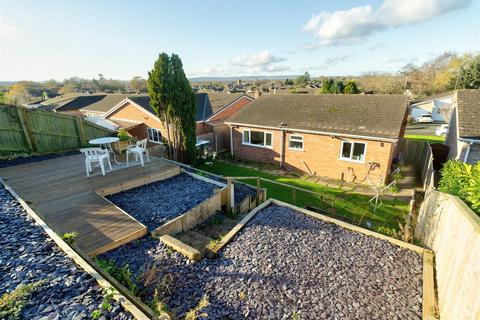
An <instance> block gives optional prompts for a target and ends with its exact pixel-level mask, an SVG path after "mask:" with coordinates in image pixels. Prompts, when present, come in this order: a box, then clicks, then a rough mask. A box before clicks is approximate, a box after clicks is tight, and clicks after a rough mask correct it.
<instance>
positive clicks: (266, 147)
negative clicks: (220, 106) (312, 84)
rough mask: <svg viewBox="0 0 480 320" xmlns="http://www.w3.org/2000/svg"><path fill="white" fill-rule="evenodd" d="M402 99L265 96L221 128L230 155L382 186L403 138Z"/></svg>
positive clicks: (405, 103) (405, 106) (404, 113)
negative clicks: (226, 131) (226, 129)
mask: <svg viewBox="0 0 480 320" xmlns="http://www.w3.org/2000/svg"><path fill="white" fill-rule="evenodd" d="M408 102H409V101H408V98H407V97H405V96H403V95H318V96H316V95H265V96H261V97H260V98H259V99H257V100H255V101H254V102H252V103H250V104H248V105H246V106H245V107H244V108H242V109H241V110H240V111H238V112H237V113H236V114H234V115H233V116H232V117H230V118H229V119H228V120H227V121H226V124H228V125H229V127H230V135H231V147H230V148H231V154H232V155H233V156H235V157H238V158H243V159H248V160H254V161H258V162H267V163H277V164H279V165H280V166H281V167H282V168H285V169H293V170H297V171H302V172H306V173H308V174H314V175H317V176H323V177H328V178H332V179H340V180H344V181H351V182H357V183H364V184H378V183H384V182H385V181H386V179H387V176H388V174H389V172H390V167H391V164H392V161H393V159H394V157H396V154H397V149H398V148H397V143H398V141H399V139H400V138H402V137H403V135H404V133H405V127H406V123H407V115H408V113H407V110H408Z"/></svg>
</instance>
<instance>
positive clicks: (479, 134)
mask: <svg viewBox="0 0 480 320" xmlns="http://www.w3.org/2000/svg"><path fill="white" fill-rule="evenodd" d="M457 109H458V111H457V113H458V135H459V137H461V138H465V139H475V140H477V139H480V90H458V91H457Z"/></svg>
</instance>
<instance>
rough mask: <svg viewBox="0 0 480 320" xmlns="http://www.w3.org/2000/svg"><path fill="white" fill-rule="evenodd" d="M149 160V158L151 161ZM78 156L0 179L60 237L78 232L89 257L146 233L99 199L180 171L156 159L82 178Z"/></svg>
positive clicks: (4, 172)
mask: <svg viewBox="0 0 480 320" xmlns="http://www.w3.org/2000/svg"><path fill="white" fill-rule="evenodd" d="M152 158H153V157H152ZM83 159H84V157H83V155H74V156H69V157H61V158H56V159H52V160H46V161H42V162H37V163H31V164H25V165H20V166H14V167H9V168H3V169H0V177H2V178H3V179H4V180H5V183H6V184H8V185H9V186H10V187H11V188H12V189H13V190H15V192H16V193H17V194H18V195H19V196H20V197H21V198H22V199H23V200H25V201H26V202H27V203H28V204H29V205H30V207H31V208H32V209H33V210H34V211H35V212H36V213H37V214H38V215H39V216H41V217H42V219H43V220H44V221H45V222H46V223H47V224H48V225H49V226H50V227H51V228H52V229H53V230H54V231H55V232H56V233H57V234H59V235H62V234H63V233H65V232H71V231H76V232H78V233H79V235H78V237H77V240H76V245H77V246H78V247H79V248H80V249H81V250H82V251H84V252H86V253H88V254H91V255H92V254H98V253H101V252H105V251H107V250H110V249H112V248H115V247H117V246H119V245H122V244H124V243H126V242H128V241H131V240H133V239H136V238H139V237H141V236H143V235H145V234H146V233H147V228H146V227H145V226H144V225H142V224H141V223H139V222H138V221H137V220H135V219H134V218H132V217H131V216H129V215H128V214H126V213H125V212H124V211H122V210H121V209H119V208H118V207H116V206H115V205H113V204H112V203H110V202H109V201H108V200H106V199H105V198H104V197H103V196H102V195H105V194H111V193H114V192H118V191H121V190H124V189H129V188H132V187H135V186H139V185H142V184H145V183H149V182H153V181H158V180H163V179H167V178H169V177H172V176H174V175H176V174H178V173H179V172H180V168H179V167H178V166H176V165H174V164H171V163H168V162H166V161H163V160H161V159H158V158H153V159H151V160H152V161H151V162H150V163H148V164H146V165H145V167H141V166H135V167H130V168H125V169H120V170H116V171H112V172H108V173H107V175H106V176H102V175H98V176H93V177H90V178H87V177H86V176H85V167H84V162H83V161H84V160H83Z"/></svg>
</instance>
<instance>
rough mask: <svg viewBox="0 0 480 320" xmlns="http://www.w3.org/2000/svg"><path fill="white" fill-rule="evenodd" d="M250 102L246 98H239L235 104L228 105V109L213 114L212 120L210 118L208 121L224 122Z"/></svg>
mask: <svg viewBox="0 0 480 320" xmlns="http://www.w3.org/2000/svg"><path fill="white" fill-rule="evenodd" d="M250 102H252V100H250V99H248V98H247V97H241V98H240V99H238V100H237V101H236V102H235V103H233V104H232V105H230V106H229V107H228V108H225V109H223V110H221V111H220V112H218V113H217V114H215V115H214V116H213V117H212V118H210V119H209V120H210V121H218V120H225V119H227V118H230V117H231V116H232V115H234V114H235V113H236V112H237V111H238V110H240V109H242V108H243V107H244V106H246V105H247V104H249V103H250Z"/></svg>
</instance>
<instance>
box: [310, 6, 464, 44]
mask: <svg viewBox="0 0 480 320" xmlns="http://www.w3.org/2000/svg"><path fill="white" fill-rule="evenodd" d="M471 2H472V0H384V2H383V3H382V5H381V6H380V8H379V9H378V10H374V9H373V8H372V6H370V5H367V6H362V7H354V8H352V9H349V10H339V11H331V12H329V11H323V12H320V13H319V14H317V15H315V16H313V17H312V18H311V19H310V20H309V21H308V22H307V23H306V24H305V26H304V27H303V30H304V31H305V32H309V33H311V34H312V35H313V36H314V37H315V38H316V39H317V40H318V44H317V46H320V45H337V44H351V43H355V42H359V41H361V40H363V39H365V38H366V37H368V36H369V35H371V34H372V33H374V32H378V31H381V30H384V29H386V28H389V27H398V26H402V25H406V24H411V23H416V22H421V21H425V20H428V19H430V18H432V17H435V16H439V15H443V14H446V13H448V12H450V11H453V10H457V9H461V8H465V7H467V6H469V5H470V4H471ZM307 48H310V49H314V48H315V45H311V44H310V45H309V46H307Z"/></svg>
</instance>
